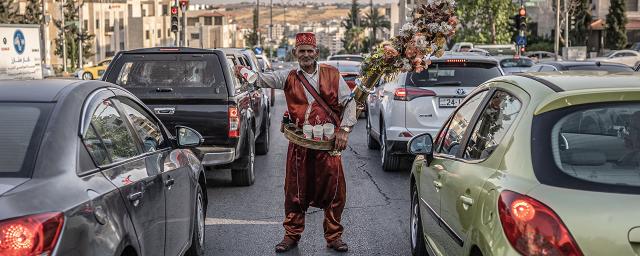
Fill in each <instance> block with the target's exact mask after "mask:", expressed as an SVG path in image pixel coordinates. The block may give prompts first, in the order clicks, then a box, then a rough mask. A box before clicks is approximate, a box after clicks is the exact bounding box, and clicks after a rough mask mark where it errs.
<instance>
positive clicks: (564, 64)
mask: <svg viewBox="0 0 640 256" xmlns="http://www.w3.org/2000/svg"><path fill="white" fill-rule="evenodd" d="M544 64H547V65H553V66H556V67H577V66H595V65H600V66H625V67H626V66H627V65H624V64H620V63H615V62H606V61H544V62H540V63H538V64H537V65H544Z"/></svg>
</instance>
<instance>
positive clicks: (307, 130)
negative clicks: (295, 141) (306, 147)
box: [302, 124, 313, 139]
mask: <svg viewBox="0 0 640 256" xmlns="http://www.w3.org/2000/svg"><path fill="white" fill-rule="evenodd" d="M302 133H303V134H304V138H305V139H311V138H313V126H312V125H308V124H305V125H304V126H302Z"/></svg>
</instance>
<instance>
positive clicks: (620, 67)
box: [567, 64, 633, 72]
mask: <svg viewBox="0 0 640 256" xmlns="http://www.w3.org/2000/svg"><path fill="white" fill-rule="evenodd" d="M567 70H600V71H609V72H633V68H631V67H628V66H624V65H606V64H601V65H600V66H598V65H579V66H567Z"/></svg>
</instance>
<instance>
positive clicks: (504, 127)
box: [463, 91, 522, 160]
mask: <svg viewBox="0 0 640 256" xmlns="http://www.w3.org/2000/svg"><path fill="white" fill-rule="evenodd" d="M521 107H522V103H521V102H520V100H518V99H517V98H516V97H514V96H513V95H511V94H509V93H507V92H504V91H496V92H495V93H494V94H493V96H492V97H491V99H490V100H489V103H488V104H487V106H486V107H485V108H484V110H482V113H481V114H480V117H479V118H478V121H477V122H476V124H475V126H474V128H473V132H472V133H471V137H470V138H469V142H468V143H467V148H466V149H465V151H464V155H463V157H464V159H467V160H480V159H485V158H487V157H489V156H490V155H491V153H493V151H494V150H495V148H496V147H498V145H499V144H500V141H502V138H504V136H505V135H506V133H507V131H509V127H511V125H512V124H513V122H514V121H515V120H516V118H517V117H518V114H519V113H520V108H521Z"/></svg>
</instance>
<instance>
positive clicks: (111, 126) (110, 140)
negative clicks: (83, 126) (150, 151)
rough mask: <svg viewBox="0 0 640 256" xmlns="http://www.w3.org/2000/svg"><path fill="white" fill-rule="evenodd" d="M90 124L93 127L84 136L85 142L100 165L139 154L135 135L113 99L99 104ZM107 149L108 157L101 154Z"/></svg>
mask: <svg viewBox="0 0 640 256" xmlns="http://www.w3.org/2000/svg"><path fill="white" fill-rule="evenodd" d="M90 124H91V128H88V129H87V131H86V132H85V134H84V136H83V138H84V144H85V146H87V149H88V150H89V152H90V153H91V155H92V157H93V158H94V160H95V161H96V163H97V164H98V165H104V164H107V163H111V162H118V161H122V160H125V159H128V158H131V157H134V156H136V155H137V154H138V149H137V148H136V145H135V140H134V137H133V135H132V134H131V132H130V131H129V129H128V128H127V123H126V122H125V120H124V119H123V118H122V116H121V115H120V113H119V112H118V110H117V109H116V108H115V106H114V104H113V101H111V100H109V99H106V100H104V101H103V102H102V103H101V104H99V105H98V107H97V108H96V109H95V110H94V112H93V115H92V116H91V123H90ZM94 129H95V130H94ZM96 144H97V145H96ZM99 144H102V145H99ZM94 146H95V147H94ZM105 149H106V152H107V154H106V156H107V157H105V156H103V155H101V154H103V153H104V152H103V150H105ZM105 159H107V160H105Z"/></svg>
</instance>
